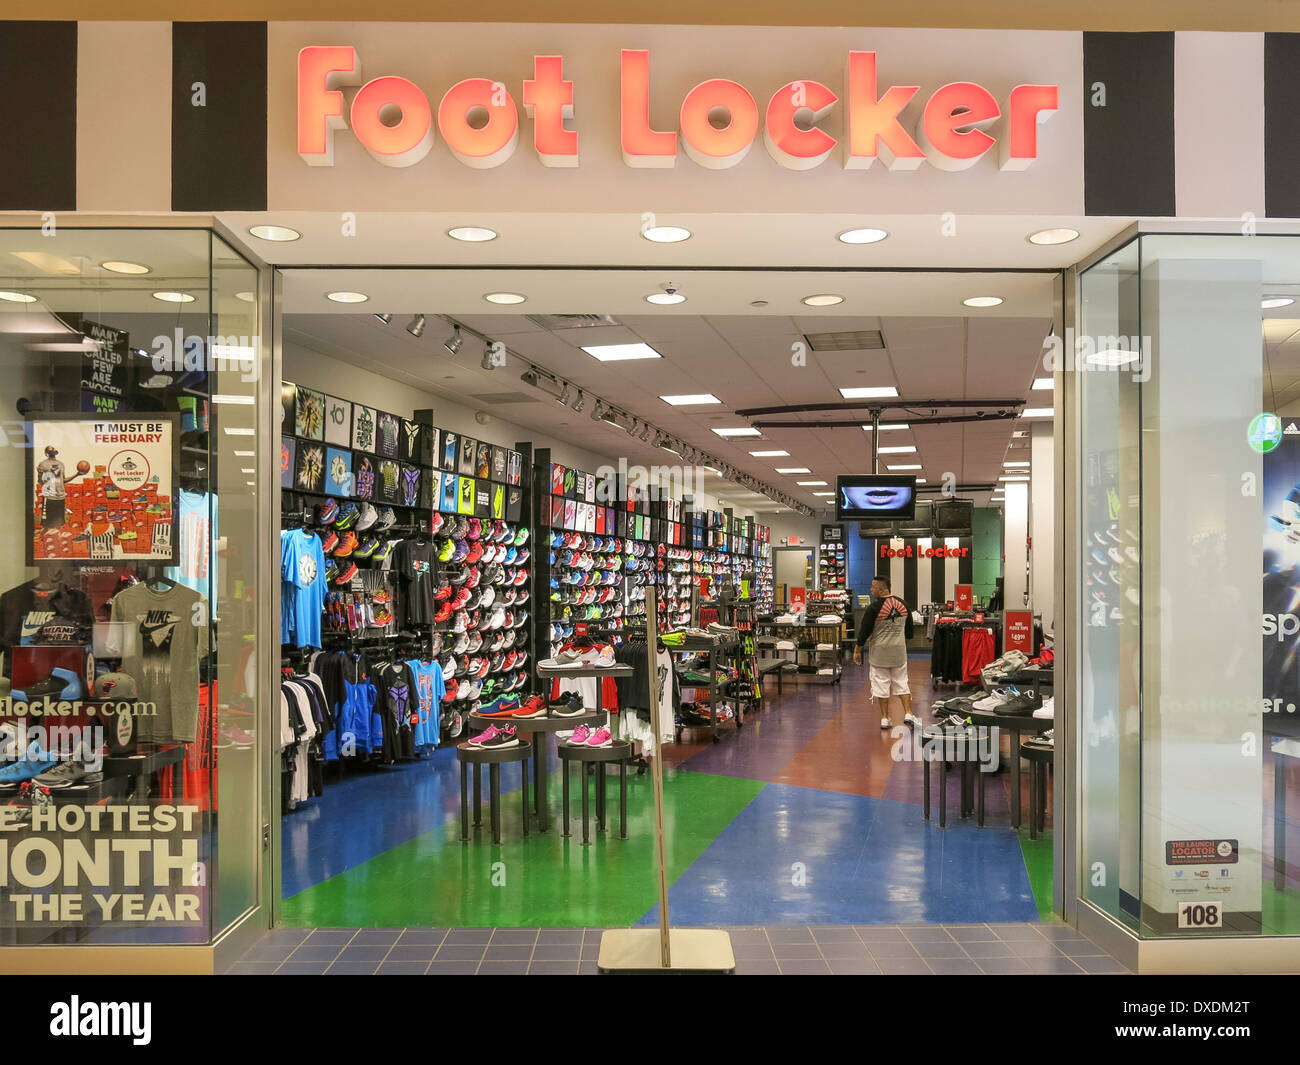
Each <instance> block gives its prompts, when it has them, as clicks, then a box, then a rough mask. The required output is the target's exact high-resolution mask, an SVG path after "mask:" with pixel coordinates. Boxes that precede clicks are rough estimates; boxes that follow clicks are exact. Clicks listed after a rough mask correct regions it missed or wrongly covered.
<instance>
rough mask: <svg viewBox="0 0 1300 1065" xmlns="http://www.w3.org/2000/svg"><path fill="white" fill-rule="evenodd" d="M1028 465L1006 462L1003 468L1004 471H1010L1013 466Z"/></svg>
mask: <svg viewBox="0 0 1300 1065" xmlns="http://www.w3.org/2000/svg"><path fill="white" fill-rule="evenodd" d="M1028 465H1029V463H1027V462H1004V463H1003V464H1002V467H1003V469H1010V468H1011V467H1013V466H1028Z"/></svg>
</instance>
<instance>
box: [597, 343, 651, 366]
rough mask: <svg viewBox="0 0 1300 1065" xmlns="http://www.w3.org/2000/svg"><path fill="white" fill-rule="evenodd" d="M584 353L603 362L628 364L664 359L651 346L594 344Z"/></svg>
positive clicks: (641, 344)
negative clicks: (639, 360) (631, 361)
mask: <svg viewBox="0 0 1300 1065" xmlns="http://www.w3.org/2000/svg"><path fill="white" fill-rule="evenodd" d="M582 350H583V351H585V352H586V353H587V354H588V355H590V356H591V357H592V358H593V359H599V360H600V361H601V362H627V361H629V360H631V359H662V358H663V356H662V355H660V354H659V352H657V351H655V349H654V348H652V347H651V346H650V345H649V344H645V343H637V344H593V345H591V346H590V347H586V346H584V347H583V349H582Z"/></svg>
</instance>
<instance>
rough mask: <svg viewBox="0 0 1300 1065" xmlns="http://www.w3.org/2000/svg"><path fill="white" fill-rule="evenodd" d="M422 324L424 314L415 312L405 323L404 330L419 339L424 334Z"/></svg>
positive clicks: (423, 324) (423, 323)
mask: <svg viewBox="0 0 1300 1065" xmlns="http://www.w3.org/2000/svg"><path fill="white" fill-rule="evenodd" d="M424 326H425V321H424V315H422V314H417V315H416V316H415V317H414V318H412V319H411V320H410V321H409V322H408V323H407V324H406V331H407V332H408V333H410V334H411V336H413V337H415V338H416V339H419V338H420V337H422V336H423V335H424Z"/></svg>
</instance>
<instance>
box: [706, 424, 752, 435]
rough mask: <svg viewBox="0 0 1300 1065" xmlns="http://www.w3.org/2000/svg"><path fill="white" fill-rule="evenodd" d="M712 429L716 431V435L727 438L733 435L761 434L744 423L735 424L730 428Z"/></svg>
mask: <svg viewBox="0 0 1300 1065" xmlns="http://www.w3.org/2000/svg"><path fill="white" fill-rule="evenodd" d="M713 431H714V432H715V433H717V434H718V436H721V437H728V438H730V437H733V436H762V435H763V434H762V433H760V432H759V431H758V430H757V429H751V428H749V427H748V426H745V425H741V426H737V427H735V428H732V429H714V430H713Z"/></svg>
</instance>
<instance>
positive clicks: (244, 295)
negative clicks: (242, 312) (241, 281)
mask: <svg viewBox="0 0 1300 1065" xmlns="http://www.w3.org/2000/svg"><path fill="white" fill-rule="evenodd" d="M235 299H237V300H243V301H244V302H245V303H252V302H253V294H252V293H251V292H236V293H235Z"/></svg>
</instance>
